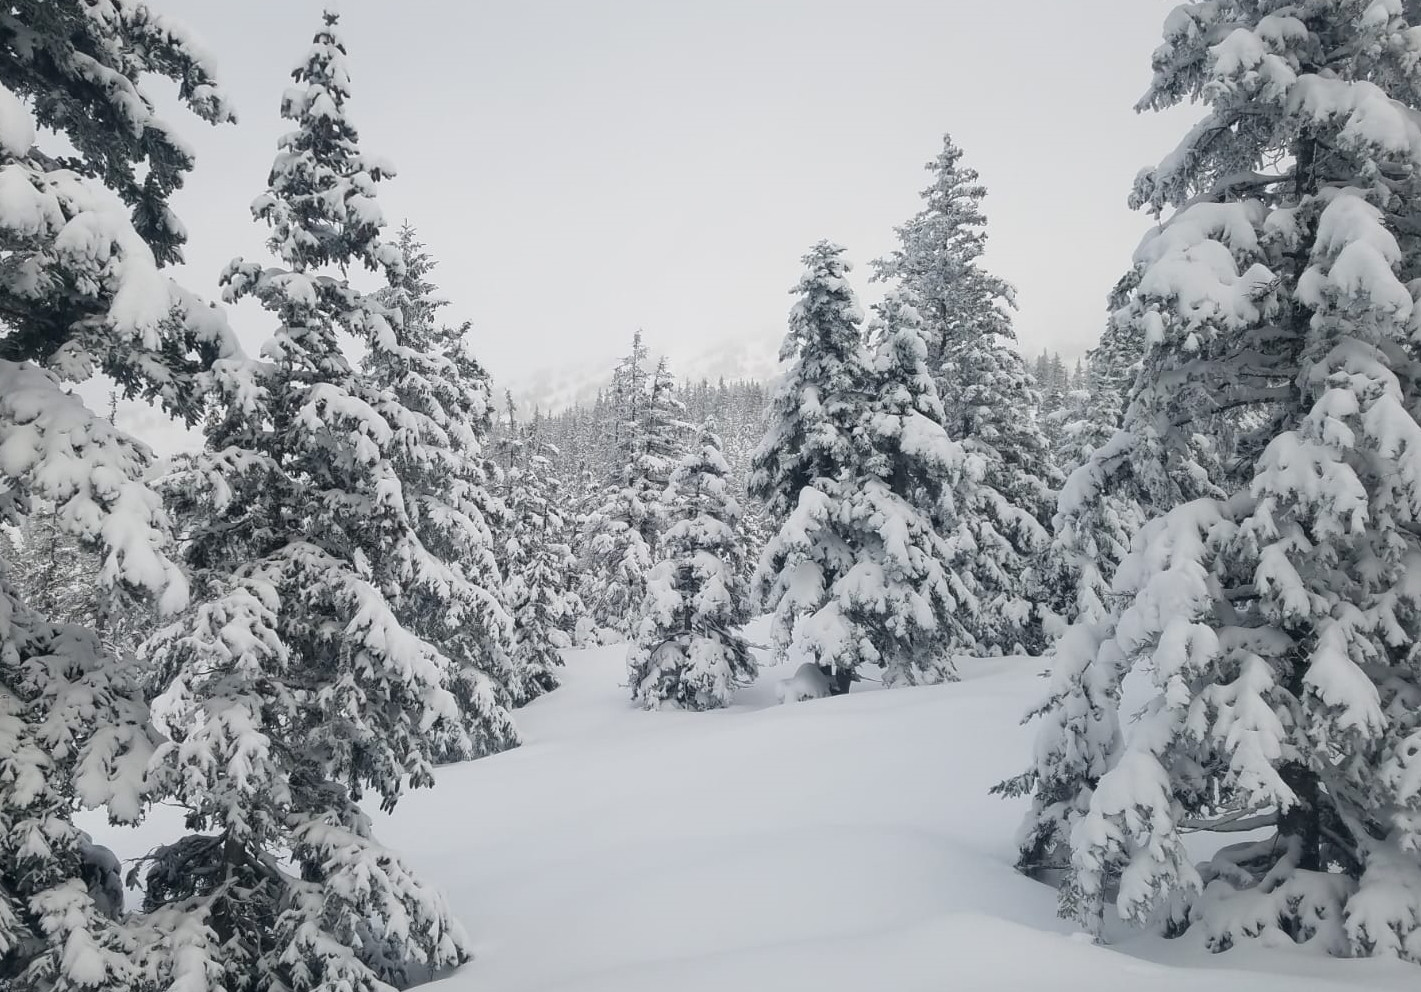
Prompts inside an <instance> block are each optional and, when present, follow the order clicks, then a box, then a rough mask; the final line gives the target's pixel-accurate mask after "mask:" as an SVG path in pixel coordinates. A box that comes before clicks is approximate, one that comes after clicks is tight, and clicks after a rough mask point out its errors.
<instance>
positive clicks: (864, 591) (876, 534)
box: [839, 291, 982, 685]
mask: <svg viewBox="0 0 1421 992" xmlns="http://www.w3.org/2000/svg"><path fill="white" fill-rule="evenodd" d="M869 338H870V341H871V343H872V346H873V352H872V357H873V366H872V374H871V377H870V380H869V385H870V389H869V395H868V402H867V404H866V405H865V407H864V409H863V410H862V413H861V417H860V424H859V426H858V429H857V431H856V433H855V439H856V442H857V445H858V447H859V450H860V455H859V459H858V464H857V465H856V466H855V474H856V479H855V480H854V482H853V483H852V485H851V487H850V490H849V493H848V514H847V515H848V517H849V518H850V519H851V520H852V521H853V523H854V526H855V527H856V528H858V529H859V530H860V531H861V536H860V537H859V542H858V543H860V545H861V546H862V547H863V549H864V550H863V552H861V553H860V556H859V561H858V562H857V563H856V564H855V565H854V568H853V569H852V570H851V571H850V573H849V574H848V575H847V576H845V578H844V579H843V580H842V585H843V586H844V590H843V591H842V592H840V593H839V596H840V598H841V600H843V601H844V602H845V603H846V604H847V608H846V612H847V614H848V615H850V616H853V617H855V618H856V621H857V623H858V624H859V625H860V626H864V627H867V628H869V631H870V632H869V635H868V639H869V641H870V642H871V643H872V644H873V646H874V652H875V653H876V654H877V655H878V664H879V665H880V666H881V667H882V668H883V669H884V675H883V681H884V682H885V684H888V685H897V684H907V685H918V684H923V683H933V682H940V681H942V680H944V679H952V678H956V671H955V668H954V666H953V661H952V659H953V655H955V654H962V653H966V652H968V651H970V650H972V648H973V647H974V646H975V639H974V636H973V631H972V627H973V626H974V621H976V620H977V619H978V616H977V615H978V612H979V611H980V610H981V608H982V607H981V604H980V603H979V602H978V601H977V599H976V597H975V595H974V594H973V592H972V590H971V588H970V587H969V585H968V584H967V583H966V582H965V581H964V579H963V577H962V576H961V574H960V573H959V569H960V568H961V567H962V565H963V563H964V562H970V561H971V551H972V544H971V541H970V539H969V538H966V537H965V534H964V529H963V527H962V524H961V515H960V513H959V512H958V508H957V501H958V499H959V498H960V496H959V493H960V491H961V490H962V488H963V481H964V472H966V471H967V470H968V461H967V458H966V455H965V453H964V450H963V447H962V445H960V444H959V443H957V442H956V441H955V440H952V439H951V438H949V437H948V435H947V431H946V430H945V429H944V427H943V423H942V422H943V406H942V400H941V398H940V397H939V396H938V392H937V386H936V384H935V383H934V381H933V376H932V372H931V370H930V369H929V368H928V365H927V355H928V349H927V343H926V341H925V339H924V333H923V324H922V318H921V317H920V315H919V314H918V311H917V309H916V308H915V307H913V306H912V304H911V303H909V302H907V300H906V299H905V298H904V297H903V296H902V295H900V294H899V293H897V292H894V291H890V292H889V293H888V294H887V295H886V297H885V298H884V300H883V302H882V303H880V304H879V305H878V306H876V307H875V316H874V319H873V320H872V321H871V322H870V325H869ZM964 542H965V543H964Z"/></svg>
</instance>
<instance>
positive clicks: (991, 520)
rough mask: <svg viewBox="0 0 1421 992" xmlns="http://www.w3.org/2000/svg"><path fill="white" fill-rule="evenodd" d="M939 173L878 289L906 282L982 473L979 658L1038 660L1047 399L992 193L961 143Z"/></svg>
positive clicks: (1045, 602) (1042, 640) (958, 425)
mask: <svg viewBox="0 0 1421 992" xmlns="http://www.w3.org/2000/svg"><path fill="white" fill-rule="evenodd" d="M928 170H929V171H930V172H931V173H932V174H933V182H932V185H931V186H929V187H928V188H927V189H926V190H924V191H923V199H924V200H925V201H926V206H925V207H924V209H923V210H922V211H921V212H920V213H918V214H917V216H915V217H913V218H912V219H911V220H909V221H908V222H907V223H906V224H904V225H903V226H902V227H900V228H899V229H898V232H897V233H898V241H899V246H898V248H897V249H896V250H894V251H893V252H892V253H891V254H890V255H889V256H888V257H887V258H884V259H881V260H879V261H878V262H877V263H876V264H875V278H878V279H885V280H891V281H893V282H896V283H897V284H898V285H899V286H900V287H901V288H902V290H903V291H904V292H905V293H906V294H907V296H908V298H909V300H910V301H911V302H912V304H913V306H914V307H915V308H916V309H917V310H918V312H919V313H920V314H921V317H922V322H923V330H924V334H925V338H926V345H927V349H928V357H927V362H928V367H929V369H930V370H931V371H932V374H933V376H934V378H935V379H936V381H937V386H938V393H939V396H940V397H941V398H942V401H943V407H944V410H943V416H944V419H943V426H944V427H945V428H946V430H947V433H948V436H949V437H951V438H953V439H955V440H957V441H959V442H960V443H961V444H962V446H963V448H964V450H965V452H966V453H967V455H968V458H969V461H970V463H971V467H970V471H969V477H970V481H972V482H973V483H975V485H972V486H967V487H964V488H963V490H962V493H961V496H960V499H959V505H958V508H957V509H958V512H959V514H960V515H961V518H962V522H963V526H964V527H965V529H966V531H967V532H968V533H970V535H971V537H972V540H973V541H974V542H975V544H976V547H977V555H976V558H975V560H973V561H972V562H970V563H965V564H964V573H963V574H964V578H965V579H966V580H967V581H969V582H970V583H971V585H972V588H973V592H974V595H975V596H976V597H977V598H978V600H979V601H980V602H981V605H982V609H981V613H980V615H979V619H978V621H977V624H976V626H975V629H974V635H975V637H976V640H977V643H978V650H980V651H983V652H993V651H1011V650H1015V649H1017V648H1021V649H1024V650H1026V651H1029V652H1032V653H1037V652H1040V651H1041V650H1043V649H1044V648H1045V646H1046V643H1047V632H1046V625H1047V621H1048V620H1049V619H1050V618H1051V616H1052V615H1053V613H1054V608H1055V607H1056V606H1058V605H1059V604H1056V603H1053V602H1050V601H1049V599H1050V596H1049V592H1050V590H1049V589H1048V581H1047V577H1048V576H1049V575H1050V574H1052V572H1053V565H1052V563H1051V562H1050V560H1049V555H1050V535H1049V526H1050V520H1051V514H1052V509H1053V505H1054V500H1055V488H1056V486H1057V485H1058V484H1059V481H1060V479H1059V476H1058V473H1057V471H1056V469H1055V467H1054V465H1053V464H1052V461H1051V451H1050V445H1049V442H1048V441H1047V439H1046V436H1045V434H1044V433H1043V431H1042V429H1041V426H1040V424H1039V422H1038V419H1037V418H1038V411H1039V409H1040V406H1041V397H1040V394H1039V393H1038V392H1037V389H1036V384H1035V381H1034V380H1033V378H1032V376H1031V373H1030V371H1029V370H1028V369H1027V366H1026V362H1025V361H1024V360H1023V359H1022V357H1021V356H1020V355H1019V354H1018V353H1017V352H1016V351H1015V349H1014V348H1013V347H1012V345H1011V342H1012V340H1013V339H1014V337H1015V334H1014V332H1013V330H1012V326H1011V317H1010V312H1011V309H1012V307H1013V306H1014V305H1015V303H1014V295H1015V294H1014V291H1013V290H1012V288H1011V286H1009V285H1008V284H1007V283H1005V282H1003V281H1002V280H1001V279H998V278H997V277H995V276H993V275H991V274H990V273H988V272H987V271H986V270H984V269H983V268H982V267H981V264H980V262H981V256H982V253H983V251H984V250H985V247H986V230H985V227H986V218H985V217H984V215H983V214H982V210H981V201H982V198H983V197H984V196H985V195H986V190H985V189H984V188H983V187H982V186H981V185H980V183H979V182H978V176H977V173H976V171H975V170H973V169H970V168H968V167H967V166H965V165H963V164H962V151H961V149H959V148H958V147H957V146H956V145H955V144H954V143H953V142H952V139H951V138H950V137H948V138H945V139H944V141H943V150H942V153H941V154H940V155H938V157H937V158H936V159H934V160H933V161H932V162H930V163H928ZM1048 365H1049V360H1048Z"/></svg>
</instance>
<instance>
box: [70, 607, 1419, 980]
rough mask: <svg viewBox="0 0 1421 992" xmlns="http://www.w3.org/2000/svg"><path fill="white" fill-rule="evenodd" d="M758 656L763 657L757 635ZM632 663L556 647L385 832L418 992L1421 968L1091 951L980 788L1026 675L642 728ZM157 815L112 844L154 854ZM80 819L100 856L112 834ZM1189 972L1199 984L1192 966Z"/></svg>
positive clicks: (1190, 952)
mask: <svg viewBox="0 0 1421 992" xmlns="http://www.w3.org/2000/svg"><path fill="white" fill-rule="evenodd" d="M748 633H749V634H750V637H751V640H752V641H754V642H757V643H761V644H763V643H765V642H766V641H767V639H768V638H767V631H766V630H765V629H764V623H763V622H760V623H756V624H753V625H752V626H751V628H750V630H749V631H748ZM625 651H626V649H625V647H623V646H615V647H606V648H598V649H594V650H588V651H570V652H567V663H568V664H567V668H566V670H565V672H564V673H563V676H564V683H565V684H564V686H563V687H562V688H561V689H558V690H557V691H556V692H554V693H552V694H551V695H550V696H546V697H544V698H542V699H539V700H538V701H537V702H535V703H533V704H532V705H530V706H528V707H526V708H525V709H522V710H520V711H518V716H519V723H520V727H521V728H522V731H523V734H524V738H525V740H526V743H525V744H524V746H523V747H521V748H518V749H517V750H515V751H511V752H508V753H506V754H501V755H497V756H495V757H492V758H485V759H483V760H480V761H475V762H471V763H469V764H464V765H457V766H452V767H449V768H445V769H443V770H442V771H441V772H440V775H439V784H438V786H437V787H436V788H435V789H433V790H424V791H420V792H415V793H412V794H410V795H409V796H407V797H406V798H405V799H403V800H402V801H401V803H400V805H399V807H398V809H396V811H395V812H394V814H392V815H391V816H388V817H386V816H383V815H378V814H377V816H376V824H375V829H376V835H377V836H378V837H379V838H380V839H381V840H382V841H384V842H385V843H387V844H389V845H390V846H392V847H394V848H396V849H397V850H399V851H400V852H401V853H402V854H404V855H405V856H406V857H407V858H408V859H409V860H410V862H411V863H412V864H413V865H414V867H415V868H416V869H418V870H419V871H421V872H422V873H424V875H425V877H426V878H427V879H428V880H430V881H432V882H434V883H436V884H438V885H440V886H441V887H442V888H443V889H444V891H445V892H446V893H447V895H448V896H449V898H450V900H451V901H452V903H453V906H454V909H455V911H456V912H457V914H458V915H459V917H460V919H461V920H462V921H463V923H464V925H465V926H466V927H467V928H468V930H469V932H470V934H471V935H472V937H473V942H474V951H475V954H476V955H477V957H476V959H475V960H474V961H473V962H472V963H470V964H469V965H467V966H466V967H464V968H463V969H461V970H460V971H459V972H458V973H456V974H454V975H453V976H451V977H449V978H447V979H445V980H444V981H443V982H440V983H438V984H436V985H431V986H426V988H427V989H429V990H430V992H534V990H536V992H614V990H615V992H702V990H705V992H711V990H714V992H761V990H763V992H799V990H804V992H811V990H812V992H930V990H931V992H946V990H951V992H968V990H978V989H983V990H1035V989H1050V990H1053V992H1078V990H1079V992H1116V990H1119V992H1125V990H1129V992H1139V990H1142V989H1149V990H1151V992H1186V990H1188V992H1198V990H1199V989H1200V988H1201V987H1206V986H1205V985H1204V983H1207V988H1208V989H1209V990H1210V992H1343V990H1344V989H1351V990H1355V989H1359V988H1367V989H1378V990H1384V992H1385V990H1396V992H1401V990H1403V989H1404V990H1406V992H1413V990H1414V989H1415V988H1416V987H1417V983H1418V981H1421V971H1418V970H1417V968H1416V966H1414V965H1407V964H1399V963H1396V962H1390V961H1375V960H1371V961H1348V960H1336V959H1329V958H1322V957H1317V956H1315V955H1312V954H1310V953H1308V952H1306V951H1303V950H1300V949H1298V948H1295V947H1292V946H1288V947H1286V948H1281V949H1270V948H1267V947H1262V946H1258V944H1257V943H1254V944H1252V945H1245V946H1242V947H1240V948H1236V949H1234V950H1232V951H1229V952H1227V953H1225V954H1218V955H1214V954H1209V953H1208V952H1207V951H1205V950H1203V949H1202V947H1200V946H1199V943H1198V941H1197V939H1195V938H1194V937H1192V936H1190V935H1186V936H1185V937H1184V938H1181V939H1179V940H1174V941H1165V940H1161V939H1159V938H1156V937H1152V936H1142V935H1139V934H1136V933H1131V932H1127V931H1123V930H1117V931H1113V932H1112V934H1111V937H1112V940H1113V941H1114V943H1113V944H1112V946H1109V947H1098V946H1094V945H1092V944H1090V943H1088V942H1087V941H1086V940H1085V938H1084V937H1083V936H1082V935H1080V934H1077V933H1073V931H1074V929H1075V928H1074V927H1072V926H1071V925H1070V924H1067V923H1065V922H1063V921H1061V920H1058V919H1057V918H1056V915H1055V893H1054V891H1052V890H1051V889H1049V888H1047V887H1046V886H1044V885H1040V884H1038V883H1036V882H1032V881H1030V880H1028V879H1025V878H1023V877H1022V876H1020V875H1018V874H1017V873H1016V872H1015V871H1013V870H1012V868H1011V860H1012V858H1013V856H1014V848H1013V844H1012V839H1013V833H1014V831H1015V829H1016V826H1017V823H1018V822H1019V819H1020V816H1021V812H1022V809H1023V806H1022V804H1021V803H1020V802H1015V801H1003V800H1001V799H998V798H996V797H994V796H990V795H988V794H987V790H988V789H989V788H990V787H991V785H992V784H993V783H995V782H997V781H999V780H1001V779H1002V778H1005V777H1006V776H1008V775H1010V774H1013V773H1015V772H1017V771H1019V770H1020V769H1021V768H1022V767H1023V766H1024V762H1025V759H1026V756H1027V754H1028V750H1029V747H1030V734H1031V730H1030V729H1029V728H1023V727H1021V726H1019V725H1018V720H1019V718H1020V715H1021V714H1022V713H1023V712H1024V711H1025V710H1026V709H1027V708H1028V706H1029V705H1030V704H1031V703H1033V702H1034V701H1035V700H1036V697H1037V696H1038V695H1039V694H1040V692H1041V691H1042V689H1043V683H1042V681H1041V680H1040V679H1039V678H1037V675H1038V673H1039V672H1040V671H1041V670H1042V669H1043V668H1044V666H1045V662H1043V661H1042V660H1040V659H991V660H984V661H973V660H967V659H964V660H961V661H959V664H958V668H959V671H960V674H961V675H962V678H963V681H962V682H959V683H955V684H951V685H944V686H937V687H932V688H916V689H893V690H891V691H882V690H878V688H877V686H875V685H873V684H871V683H865V684H864V685H863V686H862V687H860V688H861V690H862V691H859V690H856V691H855V692H854V693H852V694H851V695H849V696H845V697H839V698H836V699H824V700H816V701H811V702H803V703H797V704H792V705H786V706H780V705H777V704H776V698H775V686H776V683H777V682H778V681H779V680H780V679H784V678H787V677H788V676H789V674H790V673H791V672H792V671H793V668H794V666H793V665H790V666H785V667H781V668H772V669H767V670H766V671H765V672H764V673H763V675H762V677H761V679H760V681H759V682H758V683H757V684H756V685H755V686H753V687H751V688H748V689H745V690H743V691H742V692H741V693H740V695H739V696H738V697H737V704H736V706H734V707H733V708H731V709H729V710H725V711H720V712H712V713H677V712H665V713H648V712H644V711H642V710H639V709H635V708H633V706H632V704H631V702H630V700H629V694H628V692H627V690H626V688H625V687H624V683H625V681H626V668H625ZM175 819H176V817H175V814H174V812H173V811H171V810H160V811H158V815H155V816H154V817H152V818H151V819H150V820H149V821H148V822H147V823H146V824H145V825H144V826H143V827H142V828H141V829H140V830H139V831H137V832H127V833H124V834H121V835H120V836H119V838H117V841H118V846H119V848H120V850H119V851H118V853H119V854H120V855H121V856H122V857H125V858H130V857H134V856H136V855H138V854H141V853H142V852H143V851H145V850H147V849H148V848H149V847H151V846H152V845H153V844H154V843H156V842H158V841H159V840H160V839H161V838H162V836H163V834H164V833H165V828H173V827H174V826H175V824H174V820H175ZM86 826H89V827H90V828H91V829H93V830H94V832H95V834H96V835H97V836H100V837H102V838H103V839H104V840H105V841H106V842H109V843H114V842H115V840H116V838H115V837H114V833H113V831H112V830H110V829H108V828H105V827H102V826H101V825H100V824H99V823H98V822H95V821H94V820H92V819H91V820H88V822H86ZM1201 972H1203V973H1201Z"/></svg>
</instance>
